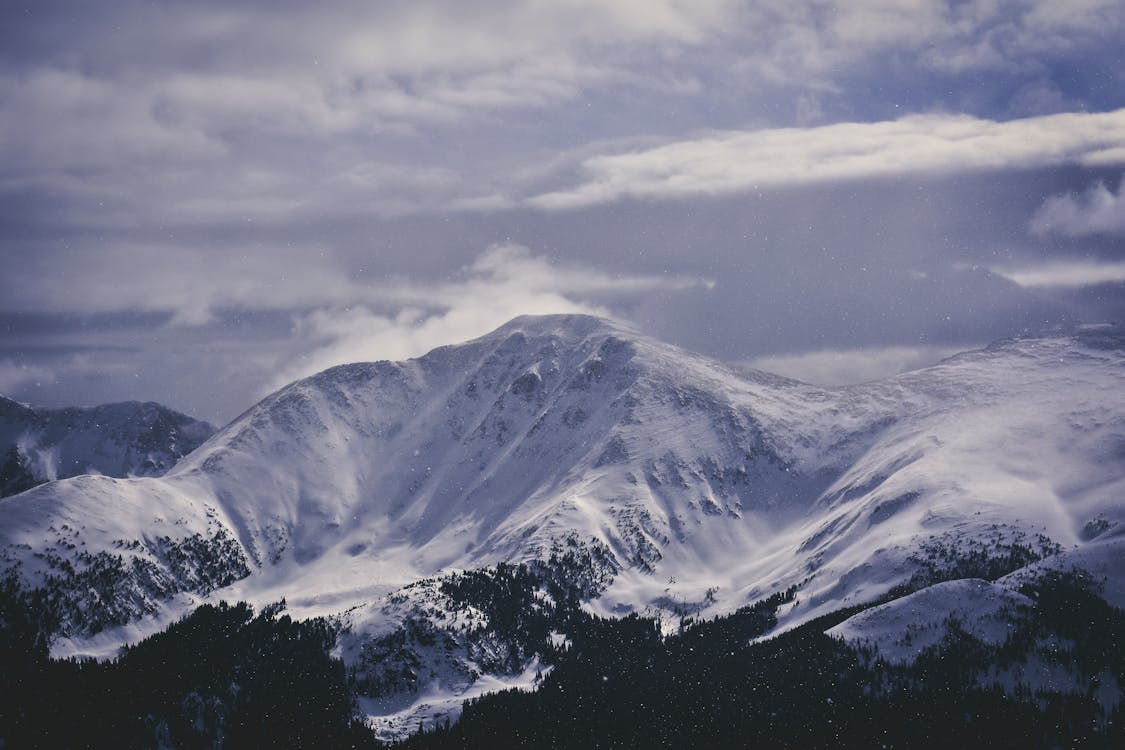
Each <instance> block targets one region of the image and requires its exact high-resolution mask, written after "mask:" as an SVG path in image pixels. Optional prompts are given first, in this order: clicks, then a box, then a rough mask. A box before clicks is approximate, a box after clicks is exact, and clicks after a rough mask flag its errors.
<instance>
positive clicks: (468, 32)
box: [0, 0, 1125, 421]
mask: <svg viewBox="0 0 1125 750" xmlns="http://www.w3.org/2000/svg"><path fill="white" fill-rule="evenodd" d="M1123 36H1125V6H1122V4H1121V3H1120V2H1119V1H1118V0H1082V2H1068V3H1057V2H1048V1H1047V0H1004V1H1003V2H994V1H993V0H970V1H969V2H940V1H937V0H859V1H858V2H851V3H834V4H833V3H825V2H821V1H820V0H785V1H784V2H781V1H778V2H772V1H767V2H755V3H744V2H736V1H735V0H702V1H701V0H692V1H691V2H687V1H685V0H643V1H642V0H613V1H612V2H593V1H592V0H543V1H542V2H536V3H526V2H516V1H515V0H477V1H474V2H454V1H453V0H422V1H417V0H415V1H414V2H397V1H392V2H379V3H370V2H360V1H359V0H344V1H342V2H332V3H327V4H323V3H322V4H316V5H309V4H305V3H292V2H269V3H266V2H249V3H238V4H236V5H232V4H230V3H218V2H192V3H188V2H163V3H159V4H153V3H142V2H134V1H132V0H125V1H124V2H117V1H115V2H108V0H97V1H94V2H84V3H74V2H62V1H53V0H44V2H38V3H35V4H30V5H26V6H24V7H15V6H13V7H5V8H4V9H3V10H2V11H0V134H2V137H0V224H2V226H3V232H2V233H0V258H2V261H3V267H4V273H3V274H0V392H4V393H5V394H7V395H11V396H14V397H16V398H20V399H23V400H27V401H31V402H36V403H51V404H62V403H93V402H98V401H106V400H112V399H121V398H152V399H156V400H160V401H163V402H166V403H168V404H170V405H172V406H176V407H178V408H182V409H185V410H188V411H190V412H192V413H194V414H197V415H199V416H201V417H204V418H208V419H212V420H215V421H222V420H224V419H227V418H229V417H232V416H234V415H235V414H236V413H237V412H238V411H239V410H241V409H242V408H244V407H245V406H248V405H249V403H250V402H251V401H252V400H253V399H254V398H256V397H257V396H259V395H261V393H263V392H264V391H265V390H266V389H268V388H270V387H274V386H276V385H278V384H279V383H281V382H282V381H283V380H284V379H286V378H290V377H297V376H300V375H304V374H307V373H309V372H312V371H314V370H315V369H317V368H320V367H324V366H328V365H331V364H335V363H337V362H340V361H345V360H348V359H370V358H378V357H401V356H410V355H413V354H420V353H422V351H424V349H425V348H427V347H429V346H433V345H437V344H440V343H446V342H447V341H453V340H457V339H463V338H467V337H470V336H473V335H477V334H481V333H484V332H485V331H486V330H488V329H489V328H491V327H493V326H495V325H497V324H499V323H500V322H503V320H504V319H506V317H510V316H512V315H515V314H519V313H534V312H557V311H566V310H581V311H587V312H596V313H600V314H605V315H615V316H619V317H627V318H630V319H631V320H633V321H634V322H635V323H637V324H638V325H640V326H641V327H642V328H644V329H646V330H649V331H650V332H652V333H654V334H655V335H658V336H662V337H665V338H668V339H670V340H673V341H675V342H677V343H680V344H683V345H685V346H688V347H691V348H695V349H698V350H702V351H705V352H708V353H710V354H713V355H716V356H720V357H724V358H728V359H732V360H738V361H753V362H757V363H763V362H772V363H774V364H775V365H776V367H777V368H778V369H785V370H786V372H787V374H793V375H797V376H802V375H803V376H805V377H808V378H811V379H820V380H823V381H825V382H827V381H834V382H838V381H846V380H848V379H867V378H869V377H874V376H876V375H878V374H880V373H885V372H891V371H895V370H898V369H902V368H905V367H912V366H917V365H920V364H923V363H925V362H926V361H930V360H932V359H935V358H937V357H939V356H941V355H942V354H944V353H945V352H947V351H948V350H949V349H950V348H957V347H962V346H973V345H978V344H982V343H985V342H986V341H988V340H990V339H992V338H996V337H998V336H1005V335H1012V334H1014V333H1018V332H1020V331H1022V330H1025V329H1028V328H1035V327H1039V326H1044V325H1051V324H1056V323H1060V322H1067V321H1076V320H1100V319H1105V318H1106V317H1113V316H1117V315H1120V314H1122V312H1123V311H1125V298H1123V292H1122V287H1123V286H1125V279H1123V276H1125V274H1123V272H1122V263H1125V255H1123V251H1122V246H1121V243H1120V237H1121V235H1122V233H1123V232H1125V229H1123V227H1125V223H1123V219H1122V217H1123V216H1125V213H1123V212H1122V205H1125V201H1123V200H1122V197H1121V196H1122V189H1121V187H1120V184H1121V179H1122V174H1123V173H1125V115H1123V112H1125V109H1123V108H1125V66H1123V65H1122V64H1121V53H1120V39H1121V38H1122V37H1123ZM849 373H850V375H849Z"/></svg>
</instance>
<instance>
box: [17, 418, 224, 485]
mask: <svg viewBox="0 0 1125 750" xmlns="http://www.w3.org/2000/svg"><path fill="white" fill-rule="evenodd" d="M214 432H215V428H214V427H212V426H211V425H209V424H207V423H206V422H201V421H199V420H197V419H192V418H191V417H189V416H187V415H184V414H180V413H179V412H177V411H173V410H172V409H169V408H167V407H165V406H161V405H160V404H155V403H151V402H148V403H140V402H137V401H129V402H125V403H119V404H103V405H101V406H94V407H90V408H79V407H69V408H65V409H43V408H38V409H36V408H32V407H30V406H25V405H23V404H20V403H17V402H15V401H12V400H11V399H7V398H3V397H0V497H4V496H7V495H13V494H15V493H17V492H22V491H23V490H26V489H28V488H30V487H33V486H35V485H37V484H42V483H43V482H48V481H53V480H55V479H64V478H67V477H74V476H78V475H79V474H105V475H107V476H112V477H129V476H148V477H154V476H160V475H161V474H163V473H164V472H166V471H167V470H168V469H170V468H171V467H172V465H173V464H174V463H176V461H178V460H179V459H180V458H181V457H183V456H185V455H187V454H188V453H190V452H191V451H193V450H195V449H196V448H197V447H198V446H199V445H200V444H201V443H202V442H203V441H204V440H206V439H207V438H209V437H210V436H211V435H212V434H214Z"/></svg>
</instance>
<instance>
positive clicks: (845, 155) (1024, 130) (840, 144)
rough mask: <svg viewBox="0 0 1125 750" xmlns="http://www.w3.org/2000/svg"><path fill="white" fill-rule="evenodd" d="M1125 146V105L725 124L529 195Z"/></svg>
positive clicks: (985, 161) (606, 158)
mask: <svg viewBox="0 0 1125 750" xmlns="http://www.w3.org/2000/svg"><path fill="white" fill-rule="evenodd" d="M1123 147H1125V109H1121V110H1117V111H1114V112H1106V113H1098V114H1087V113H1067V114H1059V115H1048V116H1044V117H1034V118H1027V119H1022V120H1010V121H1007V122H996V121H992V120H982V119H978V118H974V117H967V116H952V115H917V116H910V117H905V118H902V119H900V120H893V121H887V122H875V123H840V124H835V125H824V126H820V127H813V128H780V129H767V130H757V131H750V132H723V133H715V134H711V135H706V136H701V137H698V138H692V139H688V140H684V141H679V142H674V143H668V144H666V145H663V146H658V147H655V148H650V149H646V150H643V151H636V152H632V153H619V154H605V155H599V156H592V157H589V158H586V159H584V160H583V161H582V162H581V164H580V168H581V172H582V174H583V176H584V178H585V179H584V180H583V182H581V183H580V184H579V185H577V186H575V187H571V188H566V189H563V190H559V191H555V192H549V193H544V194H541V195H537V196H534V197H532V198H530V199H529V200H528V202H529V203H530V204H531V205H533V206H536V207H539V208H544V209H570V208H578V207H582V206H588V205H592V204H598V203H609V202H612V201H616V200H620V199H622V198H629V197H632V198H654V199H669V198H682V197H690V196H708V195H722V194H728V193H736V192H741V191H748V190H753V189H755V188H758V187H766V186H778V185H801V184H810V183H821V182H832V181H842V180H858V179H865V178H879V177H893V176H900V175H904V174H917V173H937V174H952V173H957V172H964V171H971V170H983V169H1018V168H1032V167H1046V166H1054V165H1062V164H1084V163H1086V162H1088V161H1089V160H1091V159H1093V160H1098V159H1102V158H1104V157H1105V155H1106V154H1107V153H1116V150H1117V149H1121V148H1123ZM1122 155H1123V157H1125V152H1123V154H1122Z"/></svg>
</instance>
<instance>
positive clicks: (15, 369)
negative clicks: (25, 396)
mask: <svg viewBox="0 0 1125 750" xmlns="http://www.w3.org/2000/svg"><path fill="white" fill-rule="evenodd" d="M54 379H55V373H54V371H52V370H50V369H48V368H46V367H41V366H38V365H28V364H26V363H22V362H16V361H14V360H11V359H0V396H3V395H5V394H8V393H14V392H16V391H17V390H19V389H21V388H24V387H26V386H28V385H36V384H38V383H41V382H43V381H47V382H49V381H52V380H54Z"/></svg>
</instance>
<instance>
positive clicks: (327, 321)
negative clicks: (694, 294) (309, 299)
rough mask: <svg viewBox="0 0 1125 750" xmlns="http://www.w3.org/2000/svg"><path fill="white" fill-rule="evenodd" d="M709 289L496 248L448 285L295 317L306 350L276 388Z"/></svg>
mask: <svg viewBox="0 0 1125 750" xmlns="http://www.w3.org/2000/svg"><path fill="white" fill-rule="evenodd" d="M711 285H712V282H711V281H709V280H706V279H699V278H689V277H682V276H672V275H669V276H665V275H660V276H644V275H637V276H615V275H611V274H607V273H604V272H602V271H596V270H592V269H589V268H582V267H578V266H563V265H560V264H558V263H553V262H551V261H549V260H547V259H546V258H543V257H540V256H536V255H534V254H532V253H531V251H530V250H528V248H526V247H523V246H521V245H514V244H501V245H493V246H492V247H489V248H488V249H487V250H485V251H484V252H483V253H482V254H481V255H480V256H478V257H477V259H476V260H475V261H473V263H471V264H470V265H468V266H467V267H466V268H464V269H462V271H461V273H460V275H459V278H456V279H454V280H451V281H448V282H446V283H443V284H437V285H430V284H425V285H423V284H415V283H411V282H409V281H406V280H402V281H399V282H395V283H391V284H385V285H380V286H379V287H377V288H376V289H373V290H371V293H370V294H367V295H365V298H366V300H367V301H366V302H365V303H362V304H356V305H349V306H339V305H331V306H324V307H319V308H317V309H315V310H313V311H311V312H308V313H306V314H303V315H301V316H299V317H297V318H296V320H295V325H294V335H295V336H296V337H297V338H298V339H299V340H300V341H301V342H303V344H304V345H305V347H306V351H305V352H304V353H302V354H301V355H299V356H298V357H296V358H295V359H294V360H292V361H291V362H290V363H289V364H288V365H286V366H284V367H283V368H282V369H281V370H280V371H279V372H278V373H277V377H276V378H275V379H274V380H273V381H272V382H271V383H270V388H271V389H272V388H277V387H280V386H281V385H284V384H285V383H288V382H290V381H292V380H294V379H296V378H299V377H303V376H306V375H310V374H312V373H315V372H319V371H321V370H323V369H325V368H328V367H331V366H333V365H338V364H342V363H346V362H363V361H371V360H378V359H404V358H407V357H412V356H418V355H420V354H423V353H425V352H427V351H429V350H430V349H432V348H434V347H436V346H440V345H443V344H448V343H450V342H456V341H465V340H467V339H471V338H475V337H477V336H482V335H484V334H485V333H488V332H489V331H491V330H493V329H495V328H497V327H499V326H500V325H503V324H504V323H506V322H507V321H509V320H511V319H512V318H514V317H516V316H518V315H526V314H530V315H546V314H551V313H586V314H591V315H603V316H609V315H611V313H610V311H609V310H608V308H606V307H603V306H602V305H601V304H598V303H597V302H596V299H597V298H598V297H599V296H602V295H607V294H611V295H613V296H614V297H617V298H620V297H621V296H622V295H629V294H635V293H644V292H654V291H661V290H669V291H671V290H678V289H687V288H692V287H707V286H711ZM376 301H378V302H380V303H382V304H384V305H386V304H387V303H390V304H393V305H394V307H395V311H394V312H391V313H380V312H376V311H374V309H373V304H374V303H375V302H376Z"/></svg>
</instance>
